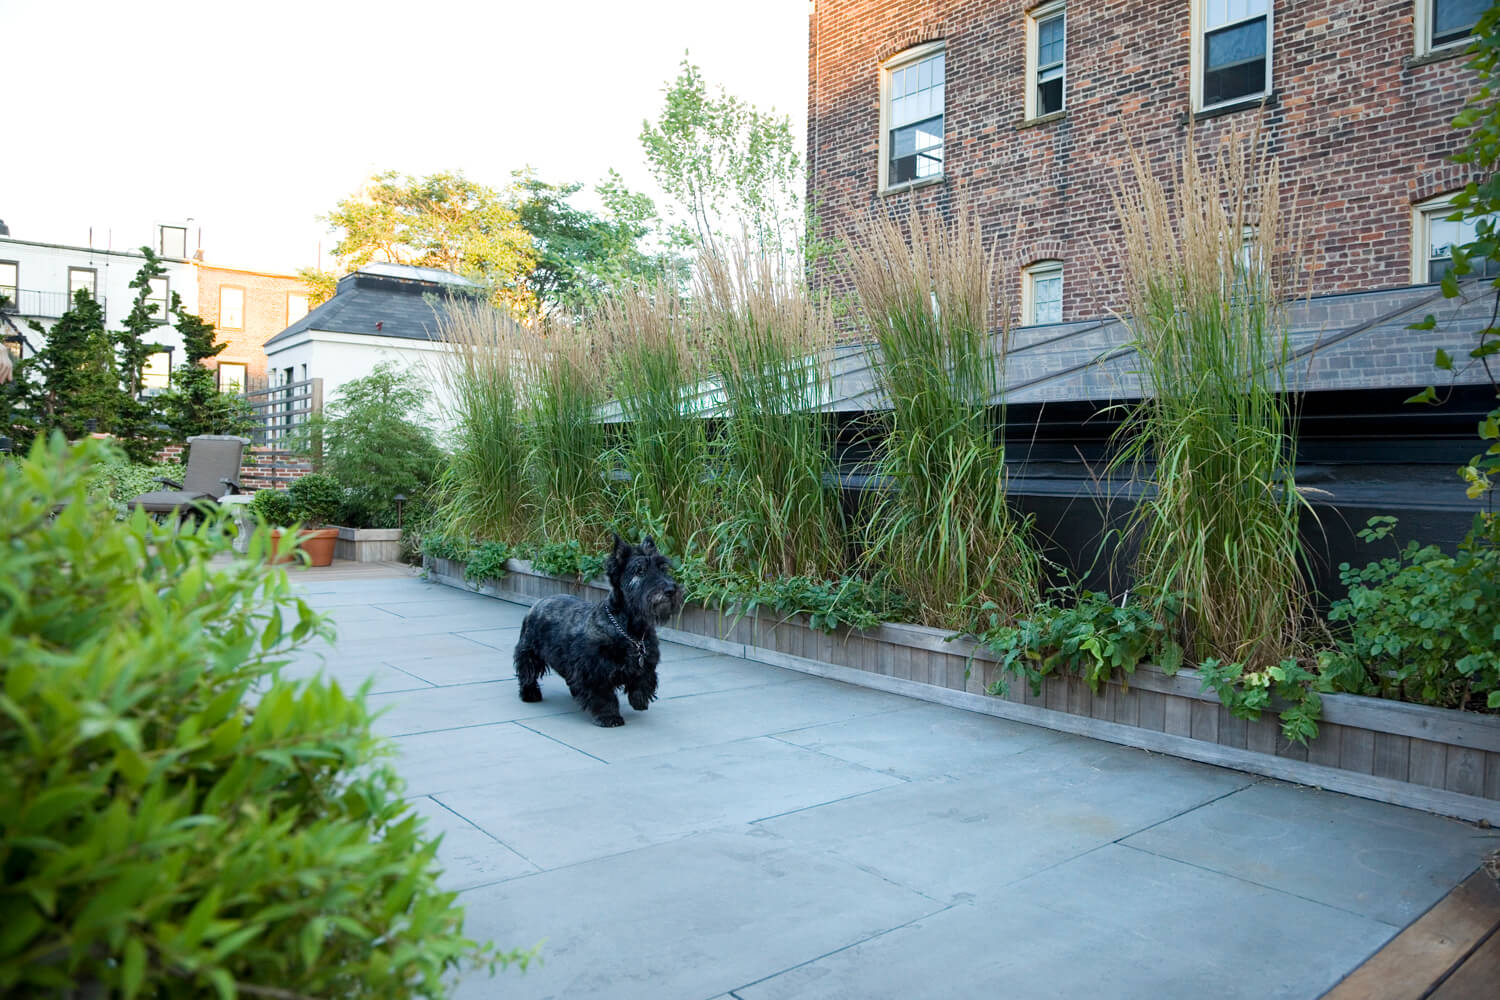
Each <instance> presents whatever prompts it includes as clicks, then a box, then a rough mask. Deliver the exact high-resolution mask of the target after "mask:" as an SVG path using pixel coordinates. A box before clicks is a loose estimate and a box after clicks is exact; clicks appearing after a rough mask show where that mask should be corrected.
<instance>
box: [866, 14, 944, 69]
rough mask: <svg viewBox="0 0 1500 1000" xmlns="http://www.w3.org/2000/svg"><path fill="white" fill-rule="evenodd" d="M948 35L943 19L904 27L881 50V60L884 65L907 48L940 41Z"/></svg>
mask: <svg viewBox="0 0 1500 1000" xmlns="http://www.w3.org/2000/svg"><path fill="white" fill-rule="evenodd" d="M946 35H947V32H945V31H944V30H943V22H942V20H941V19H939V20H935V21H923V22H921V23H919V24H914V25H911V26H909V27H906V28H902V29H901V31H900V32H898V33H897V34H896V37H895V38H893V39H891V42H890V44H889V45H887V46H886V47H885V49H884V50H883V51H882V52H881V54H880V62H881V64H882V65H884V64H885V62H886V61H887V60H889V59H893V58H895V57H896V56H899V55H900V54H901V53H903V52H905V51H906V50H907V49H914V48H916V47H917V46H918V45H926V44H927V43H928V42H940V41H942V40H943V39H944V38H945V37H946Z"/></svg>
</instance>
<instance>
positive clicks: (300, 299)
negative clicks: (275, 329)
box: [286, 292, 308, 326]
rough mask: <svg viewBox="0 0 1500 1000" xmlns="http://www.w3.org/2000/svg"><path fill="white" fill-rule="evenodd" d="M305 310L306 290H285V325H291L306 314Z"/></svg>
mask: <svg viewBox="0 0 1500 1000" xmlns="http://www.w3.org/2000/svg"><path fill="white" fill-rule="evenodd" d="M307 312H308V308H307V293H306V292H287V293H286V325H287V326H291V325H292V324H293V323H295V322H297V321H298V320H299V319H301V318H302V317H303V316H306V315H307Z"/></svg>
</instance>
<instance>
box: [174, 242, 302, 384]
mask: <svg viewBox="0 0 1500 1000" xmlns="http://www.w3.org/2000/svg"><path fill="white" fill-rule="evenodd" d="M225 285H230V286H233V287H235V288H240V289H243V290H244V293H245V316H244V329H242V330H227V329H225V328H224V327H223V326H221V325H220V322H219V321H220V316H219V290H220V289H221V288H222V287H223V286H225ZM307 291H308V288H307V285H306V284H305V283H304V282H303V281H302V279H301V278H297V277H295V276H293V275H288V274H270V273H265V272H260V271H242V270H236V269H234V268H227V267H213V266H211V265H207V264H200V265H199V266H198V303H199V305H198V314H199V315H200V316H201V317H202V318H203V319H204V320H205V321H206V322H209V323H212V324H213V325H214V329H215V330H216V331H217V332H216V333H215V339H216V341H218V342H220V343H226V344H228V345H229V346H228V347H226V348H225V349H224V350H223V351H222V352H221V353H220V354H219V356H218V357H217V358H213V359H210V360H209V362H208V364H209V366H210V367H215V366H216V364H217V362H219V361H238V362H241V363H243V364H245V365H246V366H247V368H246V375H247V377H248V378H249V380H250V384H251V385H252V386H261V387H263V386H265V384H266V351H265V343H266V341H268V340H270V339H271V338H272V337H274V336H276V335H277V334H278V333H280V332H281V331H282V330H285V329H286V327H287V321H286V317H287V293H289V292H301V293H306V292H307Z"/></svg>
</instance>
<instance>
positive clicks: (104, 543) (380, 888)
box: [0, 437, 512, 1000]
mask: <svg viewBox="0 0 1500 1000" xmlns="http://www.w3.org/2000/svg"><path fill="white" fill-rule="evenodd" d="M97 454H98V451H97V449H96V448H95V447H94V446H93V445H92V444H85V445H84V446H82V447H80V448H79V449H77V450H75V449H73V448H71V447H70V446H69V445H67V444H66V443H64V442H63V441H62V440H61V438H60V437H57V438H55V439H54V440H53V441H52V442H50V443H44V442H39V443H38V444H37V445H36V446H35V447H34V449H33V450H32V452H31V454H30V455H29V457H28V458H26V459H25V460H23V461H21V462H19V463H15V464H11V463H6V464H5V465H4V466H0V510H3V511H5V529H6V544H4V545H0V580H3V581H4V586H3V587H0V870H3V876H4V877H3V879H0V994H4V995H6V996H106V995H107V996H122V997H125V998H132V997H144V996H148V997H153V998H165V1000H176V998H199V997H219V998H223V1000H232V998H234V997H237V996H244V997H256V996H258V997H293V996H296V997H306V996H319V997H390V998H405V997H441V996H445V995H446V994H447V985H448V984H449V983H450V982H451V980H452V976H453V974H454V973H455V972H456V971H458V970H459V969H460V968H462V967H464V966H466V965H469V964H475V963H477V964H478V965H481V966H487V967H490V968H493V967H494V966H495V965H496V963H498V962H503V961H505V960H508V959H509V958H511V957H512V956H509V955H505V956H502V955H498V954H496V953H495V951H494V950H493V948H491V947H490V946H484V947H476V946H475V945H474V944H473V943H472V942H469V941H467V940H465V939H464V937H463V935H462V910H461V909H460V908H459V907H458V906H456V905H455V900H456V894H454V893H449V892H443V891H440V890H439V889H438V888H437V885H436V882H435V875H436V872H435V871H434V866H433V856H434V851H435V848H436V844H435V842H433V841H431V840H428V839H427V838H426V837H424V836H423V834H422V830H421V821H420V819H419V818H417V817H416V816H415V815H414V814H413V813H411V812H410V811H409V810H408V809H407V807H406V806H405V804H404V803H403V801H402V798H401V787H400V781H399V779H398V778H397V777H396V775H395V773H394V772H393V771H391V770H390V769H389V768H388V767H386V766H383V765H381V764H380V763H379V760H378V756H379V753H380V752H381V744H380V743H378V742H377V741H376V740H375V738H374V737H372V736H371V733H370V729H369V715H368V713H367V711H366V709H365V707H364V704H363V699H362V698H361V697H358V696H355V697H351V696H349V695H348V694H346V693H345V692H343V691H341V690H340V689H339V687H338V686H337V685H335V684H331V683H327V682H324V681H321V680H312V681H298V682H286V681H281V680H278V679H277V667H278V666H279V665H280V664H281V663H282V662H284V660H285V656H286V654H287V653H289V652H290V651H292V650H293V649H295V648H296V646H297V645H299V644H300V643H301V642H303V641H304V640H306V639H307V638H309V637H311V636H313V635H318V634H326V632H327V626H326V625H325V624H324V623H323V621H322V620H321V619H320V618H319V617H318V616H317V615H315V614H314V613H313V612H312V610H311V609H310V608H308V607H307V606H306V605H305V604H304V603H302V601H301V600H299V599H298V598H296V597H295V596H294V594H293V593H292V591H291V588H290V584H289V582H288V580H287V578H286V575H285V573H283V572H281V571H279V570H268V569H267V568H266V566H265V565H264V555H265V553H266V551H267V547H268V540H267V532H266V529H264V528H261V529H259V530H258V531H257V532H256V534H255V536H254V537H253V538H252V539H251V541H250V557H249V558H248V559H241V560H231V561H227V562H222V561H220V560H216V559H214V557H215V556H219V555H222V554H223V553H225V552H226V551H227V549H228V534H227V528H226V526H225V523H224V521H223V520H222V519H219V518H210V519H208V520H207V521H206V522H204V523H202V524H200V525H197V526H193V527H189V526H188V525H186V524H173V525H158V524H156V523H154V522H152V521H151V520H149V519H148V518H147V517H146V516H145V515H144V514H142V513H137V514H135V515H133V516H132V517H131V518H130V519H129V520H127V521H116V520H115V519H114V515H113V511H112V510H110V509H109V508H108V507H106V506H105V505H104V504H103V503H101V502H99V501H97V500H90V499H89V498H88V496H87V489H86V483H87V480H88V478H89V477H90V475H91V472H90V470H89V468H88V466H87V464H86V459H87V457H88V456H90V455H97ZM59 505H62V506H61V509H60V511H59V512H58V513H57V514H55V515H54V514H53V511H54V509H57V508H58V506H59Z"/></svg>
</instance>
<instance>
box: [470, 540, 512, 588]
mask: <svg viewBox="0 0 1500 1000" xmlns="http://www.w3.org/2000/svg"><path fill="white" fill-rule="evenodd" d="M514 555H515V551H514V550H513V549H511V547H510V546H509V545H506V544H505V543H504V542H480V543H479V544H478V545H476V546H474V547H473V548H472V549H470V550H469V552H468V555H467V558H468V562H467V563H465V564H464V579H465V580H468V581H469V582H470V583H473V584H478V583H479V582H480V581H482V580H499V579H500V578H501V577H503V576H505V562H506V560H508V559H510V558H511V557H512V556H514Z"/></svg>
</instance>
